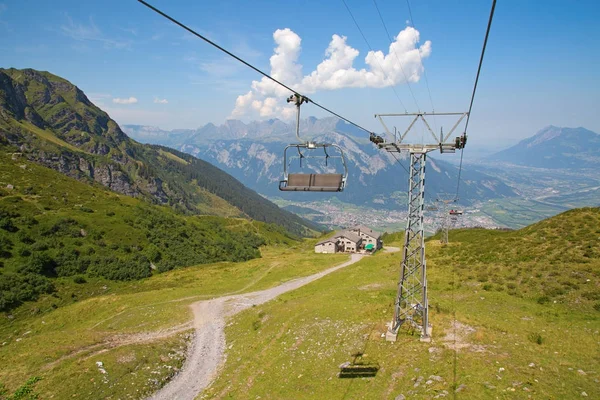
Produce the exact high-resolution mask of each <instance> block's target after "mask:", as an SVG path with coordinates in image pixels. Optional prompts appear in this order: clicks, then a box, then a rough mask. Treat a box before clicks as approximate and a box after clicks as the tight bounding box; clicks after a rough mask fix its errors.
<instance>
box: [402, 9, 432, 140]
mask: <svg viewBox="0 0 600 400" xmlns="http://www.w3.org/2000/svg"><path fill="white" fill-rule="evenodd" d="M406 5H407V6H408V15H409V17H410V25H411V26H412V27H413V28H414V27H415V21H414V19H413V16H412V9H411V8H410V1H409V0H406ZM415 29H416V28H415ZM417 44H419V42H418V41H417ZM417 54H418V55H419V60H420V61H421V65H423V59H422V58H421V52H420V51H418V52H417ZM423 77H424V78H425V85H426V86H427V93H428V94H429V102H430V103H431V110H432V111H433V112H434V113H435V107H434V106H433V98H432V96H431V90H430V89H429V79H427V70H426V69H425V67H423ZM433 122H434V124H435V117H434V119H433ZM435 130H436V131H437V126H436V128H435Z"/></svg>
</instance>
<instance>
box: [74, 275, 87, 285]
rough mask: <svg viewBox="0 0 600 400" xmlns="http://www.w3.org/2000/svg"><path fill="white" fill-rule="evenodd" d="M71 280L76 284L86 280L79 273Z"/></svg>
mask: <svg viewBox="0 0 600 400" xmlns="http://www.w3.org/2000/svg"><path fill="white" fill-rule="evenodd" d="M73 282H75V283H77V284H82V283H86V282H87V281H86V280H85V278H84V277H83V276H81V275H77V276H76V277H75V278H73Z"/></svg>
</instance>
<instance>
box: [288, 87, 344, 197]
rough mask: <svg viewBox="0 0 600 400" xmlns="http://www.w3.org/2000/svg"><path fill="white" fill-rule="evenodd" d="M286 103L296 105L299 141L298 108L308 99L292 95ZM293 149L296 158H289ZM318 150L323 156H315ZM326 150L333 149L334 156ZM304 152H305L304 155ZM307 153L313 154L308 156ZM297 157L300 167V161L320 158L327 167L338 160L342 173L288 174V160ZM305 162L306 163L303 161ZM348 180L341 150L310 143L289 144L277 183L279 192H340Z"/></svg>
mask: <svg viewBox="0 0 600 400" xmlns="http://www.w3.org/2000/svg"><path fill="white" fill-rule="evenodd" d="M287 101H288V103H291V102H293V103H294V104H295V105H296V137H297V138H298V139H299V140H301V139H300V134H299V132H300V106H301V105H302V104H303V103H305V102H308V99H307V98H306V97H304V96H301V95H299V94H297V93H294V94H293V95H291V96H290V98H289V99H287ZM290 149H295V150H296V152H297V153H298V155H297V156H289V155H288V151H289V150H290ZM319 149H322V150H323V154H322V155H319V154H315V152H316V151H318V150H319ZM328 149H334V150H335V153H336V154H333V155H332V154H330V153H329V152H328ZM304 152H307V154H305V153H304ZM308 152H310V153H313V154H311V155H308ZM294 157H297V158H298V159H299V162H300V167H302V161H303V160H304V159H310V158H321V159H324V160H325V166H329V159H340V160H341V166H342V168H343V171H340V172H338V173H290V172H289V171H288V159H290V160H292V159H293V158H294ZM305 162H306V161H305ZM347 178H348V166H347V165H346V158H345V157H344V152H343V151H342V149H341V148H340V147H339V146H338V145H335V144H329V143H315V142H311V141H307V142H303V143H294V144H289V145H287V146H286V147H285V149H284V151H283V179H282V180H281V181H280V182H279V190H281V191H284V192H341V191H343V190H344V188H345V187H346V179H347Z"/></svg>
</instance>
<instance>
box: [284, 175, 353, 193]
mask: <svg viewBox="0 0 600 400" xmlns="http://www.w3.org/2000/svg"><path fill="white" fill-rule="evenodd" d="M345 183H346V182H345V179H344V175H343V174H288V176H287V180H283V181H281V182H279V190H282V191H289V192H341V191H343V190H344V186H345Z"/></svg>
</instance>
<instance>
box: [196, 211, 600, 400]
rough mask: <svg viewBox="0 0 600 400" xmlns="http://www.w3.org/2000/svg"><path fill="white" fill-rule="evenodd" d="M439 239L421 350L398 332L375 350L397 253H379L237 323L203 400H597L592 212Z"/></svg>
mask: <svg viewBox="0 0 600 400" xmlns="http://www.w3.org/2000/svg"><path fill="white" fill-rule="evenodd" d="M438 239H439V238H435V237H434V238H432V239H431V240H429V241H428V243H427V257H428V261H427V262H428V264H427V265H428V277H429V282H428V283H429V296H430V297H429V301H430V320H431V323H432V325H433V340H432V342H431V343H422V342H420V341H419V336H418V335H417V334H416V333H415V332H410V331H408V330H402V331H401V333H400V335H399V336H398V340H397V342H395V343H391V342H386V341H385V338H384V337H383V334H384V333H385V330H386V323H387V322H388V321H389V320H390V319H391V317H392V314H393V300H394V296H395V294H396V282H397V279H398V274H399V263H400V253H395V254H385V253H380V254H377V255H375V256H373V257H368V258H365V259H364V260H363V261H361V262H360V263H358V264H355V265H351V266H349V267H347V268H345V269H342V270H340V271H337V272H335V273H333V274H331V275H328V276H326V277H324V278H322V279H320V280H319V281H316V282H314V283H313V284H311V285H308V286H305V287H303V288H300V289H298V290H296V291H294V292H290V293H286V294H284V295H282V296H280V297H279V298H277V299H276V300H275V301H272V302H270V303H268V304H265V305H263V306H260V307H256V308H254V309H251V310H247V311H245V312H243V313H241V314H240V315H238V316H237V317H236V318H235V319H234V320H233V321H232V323H231V324H230V326H228V327H227V330H226V334H227V338H228V344H229V347H228V354H227V363H226V365H225V367H224V369H223V371H222V373H221V375H220V376H219V378H218V379H217V381H216V382H215V383H214V384H213V385H212V387H211V388H209V390H208V391H207V393H205V394H204V395H202V396H200V398H207V399H213V398H214V399H228V398H232V399H256V398H276V399H324V398H332V399H395V398H396V397H397V396H400V395H404V396H405V397H406V398H418V399H433V398H443V397H447V398H464V399H488V398H499V399H527V398H544V399H545V398H553V399H570V398H581V397H586V396H587V397H588V398H599V397H600V384H599V379H600V370H599V369H598V366H599V365H600V344H599V343H600V332H599V331H600V296H599V294H598V293H600V292H599V290H598V288H599V286H600V253H599V247H598V245H597V244H598V241H599V240H600V210H599V209H597V208H596V209H582V210H573V211H570V212H567V213H564V214H561V215H560V216H557V217H555V218H553V219H550V220H546V221H542V222H540V223H538V224H536V225H533V226H530V227H528V228H525V229H522V230H520V231H514V232H500V231H486V230H460V231H452V232H451V233H450V240H451V243H450V244H449V245H447V246H444V247H442V246H440V245H439V240H438ZM399 243H401V242H397V244H399ZM353 371H355V372H353ZM364 371H369V372H370V373H369V374H367V375H371V376H363V375H364V374H363V373H364ZM400 398H402V397H400Z"/></svg>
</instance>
